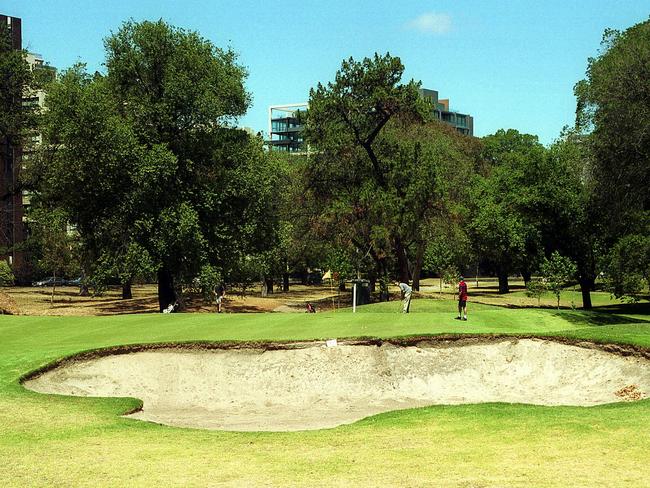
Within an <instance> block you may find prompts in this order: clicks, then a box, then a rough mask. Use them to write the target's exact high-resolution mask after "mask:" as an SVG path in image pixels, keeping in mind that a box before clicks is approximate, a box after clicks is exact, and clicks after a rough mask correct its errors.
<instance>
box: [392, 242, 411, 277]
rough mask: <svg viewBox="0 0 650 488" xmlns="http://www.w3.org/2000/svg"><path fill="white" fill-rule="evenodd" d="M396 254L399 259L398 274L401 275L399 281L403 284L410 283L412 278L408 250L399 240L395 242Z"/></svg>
mask: <svg viewBox="0 0 650 488" xmlns="http://www.w3.org/2000/svg"><path fill="white" fill-rule="evenodd" d="M395 254H396V257H397V272H398V273H399V280H400V281H401V282H402V283H408V282H409V278H410V276H409V274H410V273H409V262H408V258H407V256H406V249H405V248H404V246H403V245H402V242H401V241H400V240H399V239H397V240H396V242H395Z"/></svg>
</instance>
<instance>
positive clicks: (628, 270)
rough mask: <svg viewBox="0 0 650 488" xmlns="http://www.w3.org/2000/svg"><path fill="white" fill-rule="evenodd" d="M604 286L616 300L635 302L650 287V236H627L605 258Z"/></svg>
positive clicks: (646, 234)
mask: <svg viewBox="0 0 650 488" xmlns="http://www.w3.org/2000/svg"><path fill="white" fill-rule="evenodd" d="M605 276H606V281H605V285H606V288H607V290H609V291H610V292H611V293H612V295H614V296H615V297H616V298H624V299H628V300H631V301H637V300H638V299H639V296H640V295H641V294H642V293H643V292H644V291H645V289H646V287H650V235H649V234H648V233H645V234H629V235H627V236H625V237H623V238H621V239H620V240H619V241H618V242H617V243H616V244H615V245H614V247H613V248H612V249H611V251H610V253H609V256H607V267H606V275H605Z"/></svg>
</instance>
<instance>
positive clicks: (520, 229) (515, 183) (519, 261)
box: [469, 129, 557, 292]
mask: <svg viewBox="0 0 650 488" xmlns="http://www.w3.org/2000/svg"><path fill="white" fill-rule="evenodd" d="M481 156H482V157H483V158H484V159H485V160H486V161H487V162H488V163H489V167H488V169H487V173H486V174H485V175H478V176H477V177H476V178H475V179H474V182H473V184H472V196H471V198H470V201H471V207H472V212H471V222H470V225H469V228H470V231H471V234H472V240H473V242H474V244H475V247H476V251H477V253H478V254H479V256H480V257H481V258H482V259H485V260H487V261H488V262H490V263H491V264H492V265H493V267H494V268H495V269H496V270H497V272H498V273H499V275H500V276H502V277H507V275H508V273H509V272H511V271H513V270H521V271H527V272H529V273H530V272H531V271H532V270H533V269H534V268H535V267H536V264H537V262H538V261H539V258H540V256H541V255H542V254H543V249H544V245H545V242H544V241H545V240H544V237H545V235H546V234H548V233H549V231H548V229H546V228H545V226H544V223H545V222H549V221H553V219H554V218H555V216H556V214H557V206H556V205H555V202H556V200H557V195H556V194H555V192H554V188H553V187H552V185H551V182H552V181H553V179H554V178H555V177H556V175H555V174H554V172H553V171H552V169H551V168H550V167H549V166H548V165H547V164H546V163H547V158H546V151H545V149H544V147H543V146H542V145H541V144H540V143H539V141H538V140H537V137H536V136H532V135H530V134H520V133H519V132H518V131H516V130H514V129H509V130H507V131H505V130H499V131H497V132H496V133H495V134H493V135H490V136H486V137H484V138H483V150H482V153H481ZM502 291H504V292H505V291H507V290H502Z"/></svg>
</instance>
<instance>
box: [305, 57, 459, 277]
mask: <svg viewBox="0 0 650 488" xmlns="http://www.w3.org/2000/svg"><path fill="white" fill-rule="evenodd" d="M403 70H404V67H403V66H402V63H401V62H400V60H399V58H395V57H392V56H390V55H389V54H386V55H383V56H380V55H377V54H376V55H375V56H374V57H373V58H365V59H364V60H362V61H360V62H358V61H355V60H353V59H349V60H347V61H344V62H343V64H342V66H341V69H340V70H339V71H338V72H337V74H336V77H335V81H334V82H332V83H328V84H327V85H322V84H318V86H317V87H316V88H315V89H313V90H312V91H311V92H310V101H309V112H308V115H307V130H306V141H307V143H308V144H309V145H310V151H311V154H312V155H311V157H310V159H309V166H308V170H307V171H308V180H309V184H310V186H309V191H308V192H306V194H307V195H311V196H312V197H313V198H314V199H315V200H316V202H317V204H316V206H315V208H317V209H318V212H319V218H318V219H317V221H316V223H315V227H316V228H318V229H320V230H321V232H323V233H325V234H327V235H330V236H335V238H336V240H337V244H338V245H342V246H347V247H348V248H349V251H350V253H351V254H356V253H361V255H365V254H368V255H369V256H371V257H372V259H373V260H374V262H375V265H376V270H374V271H375V272H376V274H377V276H379V277H382V276H386V275H387V274H388V273H389V272H390V271H392V269H393V267H394V268H395V269H396V271H397V274H398V275H399V277H400V279H401V280H409V279H410V278H411V276H412V275H413V274H414V272H415V271H417V270H418V269H419V268H421V266H422V262H423V257H424V250H425V247H426V245H425V240H424V236H425V235H426V229H427V226H428V224H429V220H430V218H431V217H432V216H434V215H437V214H438V213H439V212H440V211H441V210H442V208H443V207H444V198H445V194H446V193H445V192H446V191H447V190H448V187H449V181H448V180H447V179H446V178H445V176H447V175H454V174H456V175H459V176H460V175H462V174H464V172H465V168H466V167H467V166H468V165H467V164H466V158H465V155H464V153H463V151H462V150H461V149H460V145H459V144H457V143H456V141H455V139H454V137H455V134H452V133H451V132H449V131H447V128H446V127H444V126H442V125H441V124H439V123H437V122H434V121H432V120H431V113H432V111H431V107H430V106H429V105H428V104H427V103H426V102H425V101H424V100H423V99H422V98H421V97H420V96H419V94H418V85H417V84H416V83H415V82H413V81H411V82H409V83H407V84H401V83H400V81H401V78H402V73H403ZM450 166H453V167H454V171H448V169H449V167H450ZM469 166H471V165H469ZM416 274H417V273H416ZM384 281H385V280H384Z"/></svg>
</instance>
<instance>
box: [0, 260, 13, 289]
mask: <svg viewBox="0 0 650 488" xmlns="http://www.w3.org/2000/svg"><path fill="white" fill-rule="evenodd" d="M14 280H15V277H14V272H13V271H12V270H11V266H9V263H8V262H7V261H4V260H3V261H0V286H9V285H13V284H14Z"/></svg>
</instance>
